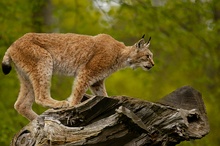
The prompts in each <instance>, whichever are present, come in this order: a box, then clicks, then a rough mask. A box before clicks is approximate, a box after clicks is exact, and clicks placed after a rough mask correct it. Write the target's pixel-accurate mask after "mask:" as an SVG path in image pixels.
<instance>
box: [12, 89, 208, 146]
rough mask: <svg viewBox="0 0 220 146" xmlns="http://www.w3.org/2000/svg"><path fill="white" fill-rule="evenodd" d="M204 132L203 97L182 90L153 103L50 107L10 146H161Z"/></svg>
mask: <svg viewBox="0 0 220 146" xmlns="http://www.w3.org/2000/svg"><path fill="white" fill-rule="evenodd" d="M208 132H209V124H208V120H207V116H206V111H205V107H204V103H203V100H202V96H201V94H200V93H199V92H198V91H196V90H195V89H193V88H192V87H189V86H184V87H182V88H179V89H177V90H176V91H174V92H172V93H170V94H169V95H167V96H165V97H164V98H162V99H161V100H160V101H159V102H157V103H152V102H148V101H143V100H139V99H134V98H130V97H124V96H119V97H93V98H90V99H88V100H86V101H84V102H82V103H81V104H80V105H78V106H76V107H72V108H67V109H49V110H47V111H45V112H44V113H43V114H42V115H40V116H39V117H38V118H37V119H35V120H34V121H32V122H30V123H29V124H28V125H27V126H25V127H24V128H23V129H22V130H21V131H20V132H18V133H17V134H16V135H15V136H14V138H13V140H12V142H11V146H47V145H54V146H80V145H87V146H111V145H114V146H146V145H159V146H160V145H162V146H165V145H175V144H178V143H180V142H181V141H184V140H192V139H200V138H202V137H203V136H205V135H206V134H208Z"/></svg>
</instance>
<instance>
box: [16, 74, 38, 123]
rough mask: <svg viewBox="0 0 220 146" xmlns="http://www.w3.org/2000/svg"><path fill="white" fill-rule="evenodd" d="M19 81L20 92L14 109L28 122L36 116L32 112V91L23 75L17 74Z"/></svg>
mask: <svg viewBox="0 0 220 146" xmlns="http://www.w3.org/2000/svg"><path fill="white" fill-rule="evenodd" d="M18 77H19V80H20V92H19V95H18V98H17V101H16V102H15V105H14V108H15V109H16V110H17V111H18V113H20V114H21V115H23V116H24V117H26V118H27V119H28V120H30V121H32V120H34V119H35V118H36V117H37V116H38V115H37V114H36V113H35V112H34V111H33V110H32V104H33V102H34V91H33V88H32V85H31V83H30V81H29V80H28V79H27V78H25V77H24V76H23V75H21V74H19V73H18Z"/></svg>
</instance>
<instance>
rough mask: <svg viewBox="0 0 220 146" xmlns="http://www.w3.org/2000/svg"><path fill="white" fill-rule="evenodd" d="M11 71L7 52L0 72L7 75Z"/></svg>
mask: <svg viewBox="0 0 220 146" xmlns="http://www.w3.org/2000/svg"><path fill="white" fill-rule="evenodd" d="M10 71H11V57H10V55H9V51H8V50H7V51H6V53H5V56H4V57H3V60H2V72H3V73H4V74H5V75H7V74H9V73H10Z"/></svg>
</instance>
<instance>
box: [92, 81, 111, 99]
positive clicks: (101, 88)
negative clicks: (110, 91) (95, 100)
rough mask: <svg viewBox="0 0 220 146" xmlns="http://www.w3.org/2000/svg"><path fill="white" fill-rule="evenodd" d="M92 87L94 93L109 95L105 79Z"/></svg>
mask: <svg viewBox="0 0 220 146" xmlns="http://www.w3.org/2000/svg"><path fill="white" fill-rule="evenodd" d="M90 89H91V91H92V93H93V94H94V95H98V96H105V97H106V96H108V95H107V92H106V89H105V83H104V79H103V80H100V81H98V82H96V83H95V84H93V85H92V86H90Z"/></svg>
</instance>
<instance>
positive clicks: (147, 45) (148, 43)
mask: <svg viewBox="0 0 220 146" xmlns="http://www.w3.org/2000/svg"><path fill="white" fill-rule="evenodd" d="M150 40H151V37H150V38H149V40H148V41H147V43H146V44H144V45H146V47H149V46H150Z"/></svg>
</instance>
